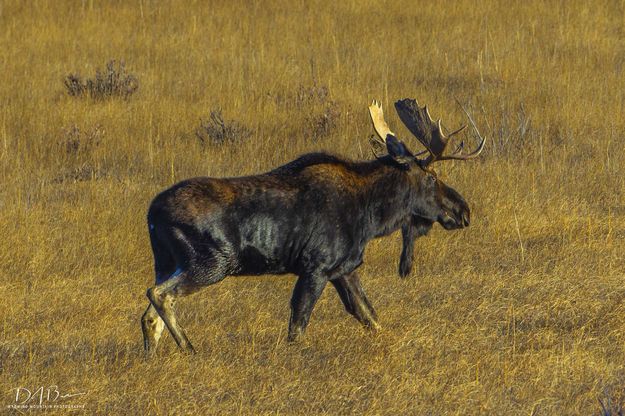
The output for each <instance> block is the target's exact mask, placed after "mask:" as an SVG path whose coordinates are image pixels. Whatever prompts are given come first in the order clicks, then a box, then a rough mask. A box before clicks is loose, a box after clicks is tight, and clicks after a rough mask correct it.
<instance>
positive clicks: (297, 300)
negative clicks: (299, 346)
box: [287, 276, 328, 342]
mask: <svg viewBox="0 0 625 416" xmlns="http://www.w3.org/2000/svg"><path fill="white" fill-rule="evenodd" d="M327 282H328V281H327V280H326V279H325V278H323V277H314V276H300V278H299V279H297V283H295V288H294V289H293V297H292V298H291V319H290V320H289V335H288V338H287V340H288V341H289V342H293V341H296V340H297V339H298V338H299V337H300V336H301V335H302V334H303V333H304V331H305V330H306V326H307V325H308V321H309V319H310V314H311V313H312V310H313V308H314V307H315V303H317V300H318V299H319V297H320V296H321V293H322V292H323V289H324V288H325V286H326V284H327Z"/></svg>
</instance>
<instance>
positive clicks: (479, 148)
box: [438, 98, 486, 160]
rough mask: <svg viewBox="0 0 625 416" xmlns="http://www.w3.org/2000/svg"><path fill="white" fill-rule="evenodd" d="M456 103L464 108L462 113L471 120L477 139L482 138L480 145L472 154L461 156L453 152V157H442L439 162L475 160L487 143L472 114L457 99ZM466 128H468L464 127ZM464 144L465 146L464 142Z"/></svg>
mask: <svg viewBox="0 0 625 416" xmlns="http://www.w3.org/2000/svg"><path fill="white" fill-rule="evenodd" d="M456 102H457V103H458V105H459V106H460V108H462V111H463V112H464V114H465V115H466V116H467V118H468V119H469V122H470V123H471V126H472V127H473V129H474V130H475V134H476V135H477V137H479V138H480V140H481V141H480V144H478V146H477V148H476V149H475V150H474V151H473V152H471V153H469V154H467V155H460V154H459V152H453V153H452V154H451V155H448V156H442V157H440V158H438V160H452V159H453V160H468V159H473V158H476V157H477V156H478V155H479V154H480V153H481V152H482V150H484V144H485V143H486V139H485V138H483V137H482V135H481V134H480V131H479V130H478V129H477V126H476V124H475V121H474V120H473V117H471V114H469V112H468V111H467V110H466V109H465V108H464V106H463V105H462V104H461V103H460V101H458V99H457V98H456ZM464 127H466V126H464ZM450 136H451V135H450ZM462 144H464V142H463V143H462Z"/></svg>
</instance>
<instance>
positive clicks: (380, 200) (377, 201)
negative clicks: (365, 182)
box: [363, 161, 415, 239]
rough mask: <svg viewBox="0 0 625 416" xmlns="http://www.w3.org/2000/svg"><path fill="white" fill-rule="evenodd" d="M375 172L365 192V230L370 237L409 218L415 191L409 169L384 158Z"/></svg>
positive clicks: (384, 231)
mask: <svg viewBox="0 0 625 416" xmlns="http://www.w3.org/2000/svg"><path fill="white" fill-rule="evenodd" d="M371 163H376V164H378V167H377V169H375V170H374V172H372V178H371V179H372V181H371V184H370V187H369V189H368V192H367V193H366V195H365V198H366V201H365V204H363V205H364V206H365V207H366V210H367V214H366V216H365V217H366V222H367V224H366V226H365V227H364V229H365V230H366V234H367V237H368V238H369V239H371V238H376V237H381V236H384V235H388V234H390V233H392V232H394V231H396V230H397V229H399V228H400V227H401V226H402V225H404V224H405V223H406V221H409V219H410V213H411V211H410V207H411V205H412V203H411V202H412V199H413V198H414V194H415V192H414V190H413V189H412V187H411V185H410V180H409V178H408V176H407V172H406V171H403V170H400V169H398V168H397V167H394V166H392V165H389V164H388V163H384V161H374V162H371Z"/></svg>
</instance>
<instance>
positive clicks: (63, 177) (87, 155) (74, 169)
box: [51, 124, 106, 183]
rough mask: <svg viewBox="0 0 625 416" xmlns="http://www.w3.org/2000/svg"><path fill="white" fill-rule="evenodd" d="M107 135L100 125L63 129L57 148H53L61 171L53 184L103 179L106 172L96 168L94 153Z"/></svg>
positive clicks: (73, 126) (75, 126) (74, 126)
mask: <svg viewBox="0 0 625 416" xmlns="http://www.w3.org/2000/svg"><path fill="white" fill-rule="evenodd" d="M105 135H106V132H105V130H104V128H103V127H102V126H101V125H100V124H96V125H94V126H93V127H91V128H88V129H81V128H79V127H78V126H77V125H72V126H70V127H68V128H65V129H63V131H62V133H61V138H60V139H59V140H57V142H56V146H52V147H51V150H52V151H53V152H55V153H56V155H55V157H56V160H57V161H58V170H59V172H58V173H57V176H56V177H55V178H54V179H53V182H56V183H60V182H66V181H73V182H80V181H86V180H92V179H98V178H101V177H103V176H104V172H103V171H102V170H101V169H99V168H96V167H95V166H94V160H93V156H94V155H93V153H94V152H95V151H96V149H97V148H98V147H99V146H100V145H101V144H102V140H103V139H104V137H105Z"/></svg>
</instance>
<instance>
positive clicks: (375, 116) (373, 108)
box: [369, 100, 395, 142]
mask: <svg viewBox="0 0 625 416" xmlns="http://www.w3.org/2000/svg"><path fill="white" fill-rule="evenodd" d="M369 115H370V116H371V121H373V128H374V129H375V132H376V133H378V136H380V139H382V141H384V142H386V136H388V135H389V134H390V135H391V136H395V133H393V132H392V131H391V129H389V128H388V124H386V121H385V120H384V111H383V110H382V104H380V103H379V102H377V101H376V100H373V102H372V103H371V105H370V106H369Z"/></svg>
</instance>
